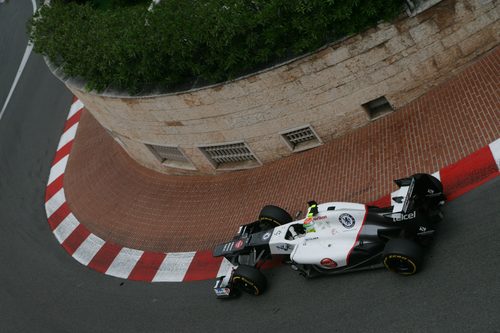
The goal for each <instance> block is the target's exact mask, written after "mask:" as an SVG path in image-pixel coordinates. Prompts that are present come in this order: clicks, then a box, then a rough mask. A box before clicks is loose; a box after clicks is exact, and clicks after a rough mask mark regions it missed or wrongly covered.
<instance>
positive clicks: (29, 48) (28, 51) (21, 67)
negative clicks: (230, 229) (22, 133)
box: [0, 0, 36, 120]
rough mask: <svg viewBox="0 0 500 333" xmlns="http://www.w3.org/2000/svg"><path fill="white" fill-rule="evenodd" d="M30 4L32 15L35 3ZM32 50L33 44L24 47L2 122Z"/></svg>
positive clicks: (0, 113) (0, 116)
mask: <svg viewBox="0 0 500 333" xmlns="http://www.w3.org/2000/svg"><path fill="white" fill-rule="evenodd" d="M31 4H32V5H33V14H35V12H36V2H35V0H31ZM32 50H33V44H31V43H30V42H28V46H27V47H26V50H25V51H24V55H23V59H22V60H21V64H20V65H19V68H18V69H17V73H16V77H15V79H14V82H13V83H12V86H11V87H10V91H9V94H8V95H7V99H6V100H5V103H4V104H3V107H2V111H0V120H2V117H3V114H4V113H5V109H7V105H8V104H9V101H10V98H11V97H12V94H13V93H14V90H15V89H16V86H17V82H18V81H19V78H20V77H21V74H22V73H23V70H24V67H25V66H26V63H27V62H28V58H29V57H30V54H31V51H32Z"/></svg>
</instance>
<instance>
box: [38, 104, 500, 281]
mask: <svg viewBox="0 0 500 333" xmlns="http://www.w3.org/2000/svg"><path fill="white" fill-rule="evenodd" d="M83 108H84V106H83V103H82V102H81V101H79V100H75V101H74V102H73V104H72V105H71V108H70V111H69V115H68V118H67V121H66V125H65V127H64V131H63V134H62V136H61V139H60V141H59V145H58V147H57V152H56V156H55V158H54V162H53V164H52V168H51V171H50V176H49V181H48V184H47V189H46V195H45V209H46V211H47V219H48V223H49V226H50V229H51V230H52V232H53V233H54V236H55V237H56V239H57V240H58V241H59V243H61V245H62V246H63V248H64V249H65V250H66V252H68V254H69V255H71V256H72V257H73V258H75V259H76V260H77V261H78V262H80V263H81V264H82V265H85V266H87V267H89V268H91V269H94V270H96V271H98V272H101V273H104V274H107V275H111V276H115V277H119V278H123V279H130V280H140V281H148V282H167V281H168V282H181V281H194V280H207V279H214V278H215V277H216V276H217V275H218V273H219V272H225V271H227V269H228V265H230V263H229V262H228V261H227V260H225V259H224V260H223V259H222V258H214V257H212V253H211V251H193V252H171V253H161V252H148V251H142V250H137V249H131V248H126V247H123V246H120V245H118V244H115V243H112V242H109V241H106V240H103V239H102V238H100V237H98V236H96V235H94V234H92V233H91V232H90V231H89V230H88V229H87V228H86V227H85V226H84V225H83V224H81V223H80V222H78V220H77V219H76V217H75V216H74V215H73V213H71V211H70V209H69V206H68V203H67V202H66V197H65V195H64V187H63V180H64V172H65V170H66V165H67V163H68V158H69V154H70V152H71V147H72V145H73V141H74V138H75V135H76V130H77V128H78V122H79V120H80V116H81V114H82V111H83ZM499 169H500V139H497V140H496V141H494V142H493V143H491V144H489V145H488V146H486V147H483V148H482V149H480V150H478V151H476V152H475V153H473V154H471V155H469V156H468V157H466V158H464V159H462V160H461V161H459V162H457V163H455V164H453V165H450V166H448V167H445V168H442V169H441V170H440V171H438V172H436V173H434V175H435V176H436V177H438V178H439V179H441V182H442V183H443V186H444V189H445V193H446V195H447V197H448V200H453V199H454V198H456V197H458V196H460V195H461V194H463V193H465V192H467V191H470V190H471V189H473V188H475V187H477V186H479V185H481V184H483V183H485V182H487V181H488V180H490V179H493V178H494V177H496V176H498V175H499V173H500V172H499ZM371 204H378V205H390V195H387V196H385V197H383V198H381V199H379V200H377V201H374V202H372V203H371ZM269 266H273V264H272V263H271V264H270V265H269Z"/></svg>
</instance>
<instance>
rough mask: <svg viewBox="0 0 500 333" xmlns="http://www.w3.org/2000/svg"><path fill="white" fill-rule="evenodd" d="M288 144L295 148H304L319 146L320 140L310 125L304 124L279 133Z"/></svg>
mask: <svg viewBox="0 0 500 333" xmlns="http://www.w3.org/2000/svg"><path fill="white" fill-rule="evenodd" d="M281 136H282V138H283V139H284V140H285V142H286V143H287V144H288V146H289V147H290V148H291V149H292V150H294V151H296V150H304V149H309V148H313V147H316V146H319V145H320V144H321V140H320V138H319V137H318V135H317V134H316V132H315V131H314V129H313V128H312V127H311V126H304V127H301V128H296V129H293V130H289V131H287V132H284V133H281Z"/></svg>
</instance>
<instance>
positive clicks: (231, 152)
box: [199, 142, 257, 166]
mask: <svg viewBox="0 0 500 333" xmlns="http://www.w3.org/2000/svg"><path fill="white" fill-rule="evenodd" d="M199 148H200V150H201V151H202V152H203V153H204V154H205V156H207V157H208V158H209V159H210V160H211V161H212V163H214V164H215V165H216V166H219V165H221V164H228V163H238V162H246V161H257V159H256V157H255V155H254V154H253V153H252V152H251V151H250V149H249V148H248V146H247V145H246V144H245V143H244V142H238V143H231V144H224V145H217V146H207V147H199Z"/></svg>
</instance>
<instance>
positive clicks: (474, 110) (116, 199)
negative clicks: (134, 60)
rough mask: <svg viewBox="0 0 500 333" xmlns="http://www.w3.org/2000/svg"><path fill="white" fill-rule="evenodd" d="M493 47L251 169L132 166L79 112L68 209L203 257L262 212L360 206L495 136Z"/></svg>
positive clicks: (496, 65)
mask: <svg viewBox="0 0 500 333" xmlns="http://www.w3.org/2000/svg"><path fill="white" fill-rule="evenodd" d="M499 73H500V47H497V48H496V49H495V50H493V51H491V52H490V53H488V54H487V55H485V56H484V57H483V58H481V59H480V60H479V61H477V62H476V63H474V64H472V65H471V66H469V67H468V68H466V69H465V70H464V71H463V72H462V73H460V74H458V75H457V76H456V77H455V78H453V79H451V80H449V81H447V82H446V83H444V84H442V85H440V86H438V87H436V88H434V89H433V90H432V91H430V92H429V93H427V94H426V95H424V96H422V97H420V98H418V99H417V100H415V101H414V102H412V103H410V104H409V105H407V106H406V107H404V108H402V109H399V110H397V111H396V112H394V113H392V114H390V115H388V116H386V117H383V118H381V119H379V120H376V121H374V122H373V123H372V124H370V125H369V126H366V127H363V128H360V129H357V130H355V131H354V132H352V133H350V134H348V135H346V136H344V137H342V138H339V139H336V140H333V141H331V142H329V143H328V144H325V145H323V146H322V147H320V148H317V149H314V150H310V151H307V152H303V153H300V154H296V155H294V156H292V157H289V158H286V159H283V160H280V161H278V162H275V163H272V164H270V165H266V166H264V167H261V168H256V169H252V170H247V171H242V172H236V173H232V174H226V175H220V176H203V177H201V176H196V177H176V176H167V175H163V174H159V173H156V172H154V171H151V170H149V169H146V168H144V167H141V166H140V165H138V164H137V163H135V162H134V161H133V160H131V159H130V158H129V157H128V156H127V154H126V153H125V152H124V151H123V150H122V149H121V147H120V146H119V145H118V144H117V143H115V142H114V140H113V139H112V138H111V137H110V136H109V135H108V134H107V133H106V131H105V130H104V129H103V128H102V127H100V125H99V124H98V123H97V122H96V121H95V120H94V119H93V118H92V116H91V115H90V114H89V113H88V112H85V113H84V114H83V116H82V119H81V122H80V126H79V129H78V133H77V136H76V140H75V143H74V145H73V151H72V153H71V156H70V159H69V163H68V166H67V170H66V174H65V178H64V183H65V184H64V188H65V191H66V196H67V200H68V202H69V204H70V207H71V210H72V211H73V213H74V214H75V215H76V216H77V218H78V219H79V221H80V222H81V223H83V224H84V225H86V226H87V227H88V229H89V230H90V231H92V232H93V233H95V234H96V235H98V236H100V237H101V238H103V239H106V240H110V241H114V242H116V243H119V244H122V245H124V246H128V247H132V248H139V249H142V250H150V251H165V252H168V251H193V250H204V249H210V248H212V247H213V246H214V245H215V244H217V243H220V242H222V241H225V240H227V239H228V238H230V237H232V236H233V235H234V233H235V231H236V229H237V227H238V225H240V224H242V223H247V222H251V221H253V220H254V219H255V218H256V216H257V215H258V213H259V210H260V208H261V207H262V206H263V205H265V204H276V205H279V206H282V207H283V208H285V209H287V210H288V211H289V212H290V213H291V214H292V215H293V214H294V213H295V212H296V211H298V210H304V208H305V203H306V202H307V201H308V200H310V199H315V200H317V201H318V202H323V201H354V202H369V201H372V200H375V199H377V198H379V197H380V196H382V195H385V194H387V193H389V192H390V191H392V190H394V189H395V188H396V187H395V185H393V184H392V179H395V178H398V177H404V176H407V175H410V174H412V173H415V172H434V171H436V170H438V169H439V168H440V167H442V166H445V165H448V164H450V163H453V162H456V161H457V160H459V159H461V158H463V157H465V156H467V155H468V154H470V153H472V152H474V151H475V150H477V149H479V148H481V147H482V146H484V145H486V144H488V143H490V142H491V141H493V140H495V139H496V138H498V137H499V136H500V96H499V91H500V79H499Z"/></svg>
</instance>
